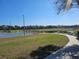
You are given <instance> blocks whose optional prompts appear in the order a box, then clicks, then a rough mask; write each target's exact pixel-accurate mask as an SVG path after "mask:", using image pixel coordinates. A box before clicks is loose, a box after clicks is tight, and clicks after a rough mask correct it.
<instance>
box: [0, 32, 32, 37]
mask: <svg viewBox="0 0 79 59" xmlns="http://www.w3.org/2000/svg"><path fill="white" fill-rule="evenodd" d="M32 34H33V33H31V32H26V33H25V35H32ZM23 35H24V32H16V33H0V38H8V37H16V36H23Z"/></svg>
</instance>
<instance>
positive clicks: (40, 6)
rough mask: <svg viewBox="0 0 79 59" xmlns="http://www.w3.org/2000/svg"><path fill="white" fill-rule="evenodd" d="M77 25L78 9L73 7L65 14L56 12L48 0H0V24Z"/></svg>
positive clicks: (78, 21)
mask: <svg viewBox="0 0 79 59" xmlns="http://www.w3.org/2000/svg"><path fill="white" fill-rule="evenodd" d="M23 14H24V15H25V23H26V25H77V24H79V10H78V9H76V8H74V9H71V10H69V11H68V12H67V13H65V14H60V15H57V14H56V9H55V7H54V6H53V4H51V3H50V2H49V1H48V0H0V25H10V24H11V25H23V21H22V15H23Z"/></svg>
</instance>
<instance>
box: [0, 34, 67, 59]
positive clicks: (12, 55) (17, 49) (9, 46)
mask: <svg viewBox="0 0 79 59" xmlns="http://www.w3.org/2000/svg"><path fill="white" fill-rule="evenodd" d="M67 42H68V38H67V37H65V36H63V35H57V34H37V35H32V36H26V37H15V38H0V59H17V58H18V57H19V56H27V58H26V59H31V57H30V55H29V54H30V53H31V52H32V51H33V50H36V49H37V48H38V47H42V46H45V45H55V46H60V47H62V46H64V45H66V44H67Z"/></svg>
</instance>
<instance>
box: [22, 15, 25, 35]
mask: <svg viewBox="0 0 79 59" xmlns="http://www.w3.org/2000/svg"><path fill="white" fill-rule="evenodd" d="M22 16H23V31H24V36H25V17H24V15H22Z"/></svg>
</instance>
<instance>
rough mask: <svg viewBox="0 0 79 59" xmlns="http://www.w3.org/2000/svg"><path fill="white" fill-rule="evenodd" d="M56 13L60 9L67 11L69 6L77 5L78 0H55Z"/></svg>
mask: <svg viewBox="0 0 79 59" xmlns="http://www.w3.org/2000/svg"><path fill="white" fill-rule="evenodd" d="M55 5H56V7H57V11H58V12H57V14H59V13H60V12H61V11H68V10H69V9H71V8H74V7H79V0H56V2H55Z"/></svg>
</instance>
